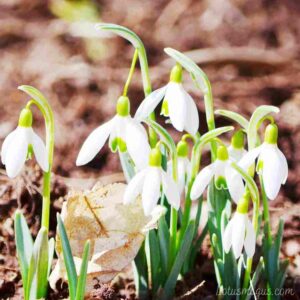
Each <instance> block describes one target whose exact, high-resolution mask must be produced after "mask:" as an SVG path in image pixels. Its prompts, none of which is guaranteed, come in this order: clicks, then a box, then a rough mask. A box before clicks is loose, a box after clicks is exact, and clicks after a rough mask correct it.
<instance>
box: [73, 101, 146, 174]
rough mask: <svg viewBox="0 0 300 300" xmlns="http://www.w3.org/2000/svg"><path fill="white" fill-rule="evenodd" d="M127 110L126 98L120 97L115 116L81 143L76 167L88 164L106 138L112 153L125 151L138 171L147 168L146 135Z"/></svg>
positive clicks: (128, 107) (128, 106)
mask: <svg viewBox="0 0 300 300" xmlns="http://www.w3.org/2000/svg"><path fill="white" fill-rule="evenodd" d="M129 110H130V104H129V99H128V97H125V96H122V97H120V98H119V100H118V103H117V114H116V116H115V117H113V118H112V119H111V120H110V121H108V122H106V123H104V124H103V125H101V126H99V127H98V128H96V129H95V130H94V131H92V133H91V134H90V135H89V136H88V137H87V139H86V140H85V142H84V143H83V145H82V147H81V149H80V152H79V154H78V157H77V160H76V165H77V166H81V165H85V164H87V163H88V162H90V161H91V160H92V159H93V158H94V157H95V156H96V155H97V153H98V152H99V151H100V150H101V149H102V147H103V146H104V144H105V142H106V141H107V139H108V137H109V145H110V148H111V149H112V151H116V150H117V149H118V150H119V151H121V152H125V151H127V152H128V153H129V155H130V156H131V158H132V160H133V162H134V163H135V166H136V167H137V169H138V170H140V169H142V168H144V167H145V166H147V161H148V155H149V152H150V145H149V143H148V137H147V133H146V130H145V128H144V127H143V126H142V125H141V123H140V122H138V121H137V120H135V119H134V118H132V117H131V116H130V115H129Z"/></svg>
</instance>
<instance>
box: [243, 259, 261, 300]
mask: <svg viewBox="0 0 300 300" xmlns="http://www.w3.org/2000/svg"><path fill="white" fill-rule="evenodd" d="M263 267H264V259H263V258H262V257H261V258H260V260H259V263H258V264H257V267H256V269H255V272H254V274H253V276H252V279H251V281H250V284H251V287H252V288H253V290H254V291H255V289H256V285H257V283H258V281H259V279H260V276H261V272H262V271H263ZM252 296H253V295H252V293H248V294H247V295H246V300H250V299H251V297H252Z"/></svg>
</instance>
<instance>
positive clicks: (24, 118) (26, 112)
mask: <svg viewBox="0 0 300 300" xmlns="http://www.w3.org/2000/svg"><path fill="white" fill-rule="evenodd" d="M19 126H20V127H31V126H32V112H31V110H30V109H29V108H24V109H22V110H21V113H20V117H19Z"/></svg>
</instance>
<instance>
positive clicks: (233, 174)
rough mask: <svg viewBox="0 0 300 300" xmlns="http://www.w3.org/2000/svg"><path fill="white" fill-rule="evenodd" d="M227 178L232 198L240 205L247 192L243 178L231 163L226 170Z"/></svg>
mask: <svg viewBox="0 0 300 300" xmlns="http://www.w3.org/2000/svg"><path fill="white" fill-rule="evenodd" d="M225 178H226V183H227V186H228V190H229V193H230V196H231V198H232V199H233V200H234V202H235V203H238V202H239V201H240V199H241V198H242V197H243V194H244V191H245V186H244V182H243V179H242V176H241V175H240V174H239V173H238V172H237V171H236V170H235V169H233V168H232V167H231V166H230V163H229V164H228V165H227V167H226V168H225Z"/></svg>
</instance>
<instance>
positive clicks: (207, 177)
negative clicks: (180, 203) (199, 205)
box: [191, 164, 215, 200]
mask: <svg viewBox="0 0 300 300" xmlns="http://www.w3.org/2000/svg"><path fill="white" fill-rule="evenodd" d="M214 167H215V166H214V164H211V165H209V166H207V167H205V168H204V169H202V170H201V171H200V173H199V174H198V175H197V177H196V179H195V181H194V183H193V186H192V189H191V199H192V200H196V199H198V198H199V197H200V196H201V195H202V193H203V192H204V190H205V188H206V187H207V186H208V184H209V182H210V181H211V179H212V177H213V176H214Z"/></svg>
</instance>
